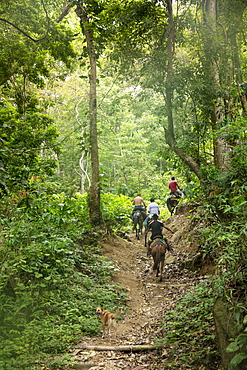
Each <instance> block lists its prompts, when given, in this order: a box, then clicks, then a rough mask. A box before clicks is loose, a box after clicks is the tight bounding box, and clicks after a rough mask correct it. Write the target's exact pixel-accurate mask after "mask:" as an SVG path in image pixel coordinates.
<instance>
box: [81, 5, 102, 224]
mask: <svg viewBox="0 0 247 370" xmlns="http://www.w3.org/2000/svg"><path fill="white" fill-rule="evenodd" d="M85 5H86V4H85V2H84V1H78V3H77V7H76V14H77V15H78V17H79V18H80V23H81V27H82V31H83V33H84V35H85V37H86V43H87V50H88V57H89V62H90V71H89V83H90V92H89V117H90V118H89V122H90V152H91V168H92V181H91V186H90V188H89V198H88V201H89V209H90V220H91V224H92V225H97V224H100V223H101V210H100V178H99V155H98V135H97V96H96V95H97V94H96V83H97V81H96V76H97V74H96V72H97V69H96V51H95V45H94V31H93V25H92V23H91V22H90V19H89V14H88V13H87V10H86V7H85Z"/></svg>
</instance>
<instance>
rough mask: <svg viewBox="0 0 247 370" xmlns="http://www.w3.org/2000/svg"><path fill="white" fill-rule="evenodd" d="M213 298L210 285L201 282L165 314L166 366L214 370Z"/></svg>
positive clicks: (163, 343) (215, 355)
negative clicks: (203, 366)
mask: <svg viewBox="0 0 247 370" xmlns="http://www.w3.org/2000/svg"><path fill="white" fill-rule="evenodd" d="M214 300H215V295H214V293H213V290H212V287H211V283H210V282H209V281H207V280H205V281H202V282H201V283H200V284H198V285H197V286H195V287H194V288H193V289H192V290H190V291H188V292H186V293H185V295H184V296H182V297H179V298H177V299H176V300H175V303H174V305H173V309H172V310H169V311H166V312H165V314H164V321H163V331H164V338H163V339H162V340H160V341H159V342H160V344H162V345H165V348H166V349H167V353H168V360H167V362H166V366H167V367H168V368H173V369H182V368H184V365H185V364H186V365H187V366H188V368H190V369H194V370H197V369H199V367H200V366H202V364H204V365H206V368H207V369H209V370H210V369H211V370H215V368H216V367H215V363H216V362H217V361H218V360H219V358H218V354H217V348H216V346H215V333H214V322H213V315H212V307H213V304H214Z"/></svg>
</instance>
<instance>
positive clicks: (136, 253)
mask: <svg viewBox="0 0 247 370" xmlns="http://www.w3.org/2000/svg"><path fill="white" fill-rule="evenodd" d="M189 222H190V221H189V220H188V219H187V218H186V216H184V215H178V216H173V217H170V218H169V219H168V221H167V222H166V223H165V224H166V225H167V226H168V227H169V228H170V229H171V230H172V231H173V233H171V232H169V231H168V230H166V231H165V236H166V237H167V238H168V240H170V241H171V242H172V245H173V247H174V250H173V251H172V252H168V253H167V255H166V265H165V268H164V273H163V281H162V282H159V281H158V278H157V277H156V276H155V274H154V273H153V271H152V266H153V260H152V258H151V257H147V255H146V249H145V247H144V237H143V236H141V239H140V240H139V241H138V240H137V239H136V237H135V235H134V234H133V233H130V234H129V237H128V240H125V239H122V238H120V237H113V236H108V237H107V240H105V241H104V242H103V243H102V253H103V254H104V255H105V256H108V257H109V259H111V260H112V261H113V262H114V264H115V272H114V275H113V282H114V283H116V284H118V285H120V286H122V287H123V288H124V289H125V290H126V291H127V297H128V307H127V310H126V312H125V313H124V315H122V314H120V320H118V324H117V336H116V339H115V338H112V339H107V338H103V339H102V338H101V337H94V338H91V337H84V338H83V339H82V341H81V343H79V344H78V345H77V346H76V347H77V348H74V349H73V354H74V359H75V361H76V364H75V366H74V368H75V369H90V370H115V369H126V370H127V369H128V370H130V369H131V370H161V369H162V370H164V369H168V368H170V366H169V363H171V362H172V363H173V364H175V363H176V358H171V356H170V354H169V348H168V347H167V348H166V347H162V348H160V349H159V350H148V351H129V352H124V351H115V350H112V349H111V348H110V347H118V346H123V345H128V346H134V345H152V344H153V343H154V341H155V340H156V338H162V337H164V335H165V333H164V332H163V328H162V319H163V313H164V312H165V311H167V310H172V309H173V307H174V300H175V298H177V297H179V296H182V295H184V293H185V292H186V291H187V290H188V289H190V288H191V287H192V286H194V285H196V284H197V283H198V282H199V281H200V280H201V279H203V276H202V275H201V274H198V273H195V272H191V271H189V270H187V269H181V268H180V267H179V266H180V265H179V260H181V258H183V256H184V255H185V254H186V256H187V257H188V256H189V255H191V256H195V255H196V253H197V246H196V242H195V243H193V242H192V243H191V242H189V241H188V240H186V238H185V235H184V231H183V230H185V229H186V230H188V224H189ZM189 228H190V227H189ZM186 232H188V231H186ZM206 273H207V272H206ZM104 308H105V309H107V307H104ZM99 325H101V324H100V319H99ZM84 345H87V346H95V347H96V346H105V347H107V348H106V350H101V351H97V350H95V349H91V350H90V349H83V346H84ZM108 347H109V349H108ZM172 369H190V367H189V366H186V364H185V365H184V366H182V367H181V365H180V367H176V365H175V366H173V367H172ZM215 369H216V368H215ZM217 369H220V367H217ZM198 370H207V369H206V367H205V366H204V365H202V366H200V367H198Z"/></svg>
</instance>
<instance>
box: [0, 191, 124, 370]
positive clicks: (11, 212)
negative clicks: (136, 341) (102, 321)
mask: <svg viewBox="0 0 247 370" xmlns="http://www.w3.org/2000/svg"><path fill="white" fill-rule="evenodd" d="M15 204H16V203H14V204H13V203H11V206H8V207H6V208H5V211H6V210H7V211H6V213H5V212H4V210H3V208H2V215H3V216H4V217H2V218H1V220H2V245H1V247H0V258H1V261H2V268H1V273H0V324H1V325H0V352H1V359H0V368H1V369H4V370H5V369H6V370H7V369H36V368H41V367H42V366H41V364H42V363H43V364H45V363H48V362H49V361H50V360H51V358H54V355H56V354H57V355H59V356H60V355H61V354H62V353H63V352H64V351H66V348H67V347H68V345H69V344H71V343H74V342H77V341H78V340H79V339H80V337H81V336H83V335H91V336H92V335H97V334H99V330H100V326H99V323H98V319H97V318H96V317H95V314H94V313H95V307H96V306H98V305H103V304H104V305H106V306H107V307H108V308H109V309H110V310H112V311H114V310H115V309H116V306H119V305H121V303H123V302H124V301H125V295H124V292H123V291H122V290H121V289H119V287H116V286H114V285H112V284H110V277H111V272H112V270H113V266H112V264H111V263H110V262H109V261H108V260H107V259H106V258H104V257H103V256H102V255H101V254H100V247H99V246H98V244H97V240H95V242H94V243H93V244H92V245H89V244H87V243H86V242H85V240H86V237H87V236H88V235H91V232H90V226H89V224H88V210H87V202H86V195H83V196H82V195H76V196H74V197H69V196H67V195H65V194H59V195H57V194H52V195H47V194H42V193H39V195H38V196H35V195H32V197H31V202H29V206H28V207H27V206H26V203H22V204H20V203H19V204H18V207H15ZM107 212H108V214H109V215H114V212H116V210H115V208H114V207H113V208H112V210H110V211H107V208H106V213H107ZM116 213H117V212H116ZM109 217H110V216H109ZM83 235H84V236H85V238H84V237H83ZM106 283H107V284H106ZM57 362H60V365H62V363H64V364H65V363H67V362H68V357H67V356H65V357H64V358H62V359H60V357H58V358H57ZM57 366H58V365H57Z"/></svg>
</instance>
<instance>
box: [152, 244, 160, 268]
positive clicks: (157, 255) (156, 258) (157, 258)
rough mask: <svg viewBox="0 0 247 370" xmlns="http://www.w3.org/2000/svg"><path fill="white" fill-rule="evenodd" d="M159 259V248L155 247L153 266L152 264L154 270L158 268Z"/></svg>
mask: <svg viewBox="0 0 247 370" xmlns="http://www.w3.org/2000/svg"><path fill="white" fill-rule="evenodd" d="M160 260H161V254H160V248H157V250H156V254H155V261H154V266H153V270H154V271H155V270H157V269H158V267H159V263H160Z"/></svg>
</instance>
